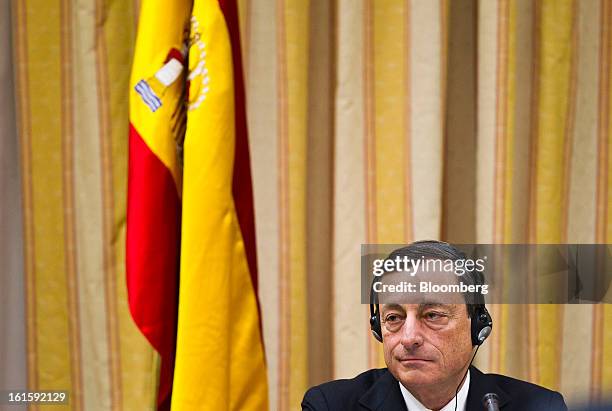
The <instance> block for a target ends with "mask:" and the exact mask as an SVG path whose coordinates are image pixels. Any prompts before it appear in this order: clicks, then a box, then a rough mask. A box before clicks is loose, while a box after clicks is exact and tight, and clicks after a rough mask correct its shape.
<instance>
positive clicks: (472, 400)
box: [466, 367, 512, 411]
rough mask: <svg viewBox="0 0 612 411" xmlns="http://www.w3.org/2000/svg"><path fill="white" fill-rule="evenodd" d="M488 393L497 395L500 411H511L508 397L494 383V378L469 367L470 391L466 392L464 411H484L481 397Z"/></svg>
mask: <svg viewBox="0 0 612 411" xmlns="http://www.w3.org/2000/svg"><path fill="white" fill-rule="evenodd" d="M490 392H491V393H495V394H497V396H498V397H499V408H500V409H503V410H504V411H510V410H511V409H512V404H510V396H509V395H508V393H506V392H505V391H504V390H502V389H501V388H500V387H499V386H498V385H497V384H496V383H495V379H494V377H491V376H487V375H485V374H483V373H482V372H480V371H479V370H478V369H477V368H476V367H470V390H469V391H468V397H467V402H466V410H467V411H481V410H484V405H483V404H482V397H483V396H484V395H485V394H487V393H490Z"/></svg>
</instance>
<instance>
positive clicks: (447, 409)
mask: <svg viewBox="0 0 612 411" xmlns="http://www.w3.org/2000/svg"><path fill="white" fill-rule="evenodd" d="M398 384H399V386H400V390H401V391H402V396H403V397H404V401H405V402H406V407H407V408H408V411H431V410H430V409H429V408H426V407H425V406H424V405H423V404H421V403H420V402H419V400H417V399H416V398H414V395H412V394H411V393H410V391H408V390H407V389H406V387H404V386H403V385H402V383H401V382H398ZM469 389H470V371H469V370H468V373H467V376H466V377H465V381H464V382H463V385H462V386H461V389H460V390H459V392H458V393H457V411H465V405H466V402H467V396H468V391H469ZM454 410H455V397H453V399H452V400H450V401H449V403H448V404H446V405H445V406H444V407H442V409H441V410H440V411H454Z"/></svg>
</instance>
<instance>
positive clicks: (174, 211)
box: [126, 124, 181, 410]
mask: <svg viewBox="0 0 612 411" xmlns="http://www.w3.org/2000/svg"><path fill="white" fill-rule="evenodd" d="M180 226H181V202H180V199H179V196H178V193H177V189H176V185H175V182H174V179H173V178H172V174H171V172H170V170H169V169H168V168H167V167H166V166H165V165H164V164H163V163H162V162H161V161H160V160H159V159H158V158H157V156H156V155H155V154H154V153H153V152H152V151H151V149H150V148H149V147H148V146H147V144H146V143H145V142H144V141H143V139H142V138H141V137H140V135H139V134H138V132H137V131H136V129H135V128H134V127H133V126H132V125H131V124H130V136H129V166H128V208H127V241H126V248H127V251H126V272H127V291H128V300H129V306H130V312H131V314H132V317H133V318H134V322H135V323H136V325H137V326H138V328H139V329H140V330H141V331H142V333H143V334H144V335H145V337H146V338H147V340H149V342H150V343H151V345H153V347H154V348H155V350H157V352H159V354H160V356H161V371H160V380H159V392H158V399H157V401H158V409H159V410H169V409H170V395H171V392H172V378H173V373H174V356H175V348H176V324H177V306H178V279H179V249H180V238H181V237H180Z"/></svg>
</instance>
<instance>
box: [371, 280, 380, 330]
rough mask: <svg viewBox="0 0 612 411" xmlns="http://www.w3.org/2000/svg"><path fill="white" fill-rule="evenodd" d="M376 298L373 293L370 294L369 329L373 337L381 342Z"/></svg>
mask: <svg viewBox="0 0 612 411" xmlns="http://www.w3.org/2000/svg"><path fill="white" fill-rule="evenodd" d="M372 293H373V290H372ZM377 300H378V299H377V298H375V297H374V295H372V294H370V330H371V331H372V335H373V336H374V338H376V339H377V340H378V341H379V342H382V327H381V325H380V312H379V311H378V301H377Z"/></svg>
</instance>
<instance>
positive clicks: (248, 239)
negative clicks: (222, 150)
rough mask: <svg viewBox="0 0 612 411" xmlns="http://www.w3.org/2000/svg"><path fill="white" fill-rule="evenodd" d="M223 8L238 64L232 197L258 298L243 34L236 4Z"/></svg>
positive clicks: (228, 0)
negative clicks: (242, 51)
mask: <svg viewBox="0 0 612 411" xmlns="http://www.w3.org/2000/svg"><path fill="white" fill-rule="evenodd" d="M219 6H220V8H221V11H222V12H223V16H224V17H225V24H226V26H227V30H228V32H229V37H230V42H231V44H232V60H233V64H234V105H235V109H234V110H235V116H236V117H235V118H236V120H235V121H236V149H235V150H236V151H235V154H234V176H233V182H232V193H233V196H234V203H235V205H236V214H237V215H238V223H239V225H240V231H241V232H242V238H243V239H244V246H245V248H246V256H247V260H248V262H249V271H250V273H251V280H252V281H253V288H254V290H255V295H256V296H257V245H256V242H255V215H254V210H253V188H252V186H251V160H250V156H249V135H248V132H247V120H246V108H245V107H246V101H245V96H244V81H243V80H242V54H241V52H240V30H239V26H238V9H237V6H236V1H235V0H219Z"/></svg>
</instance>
